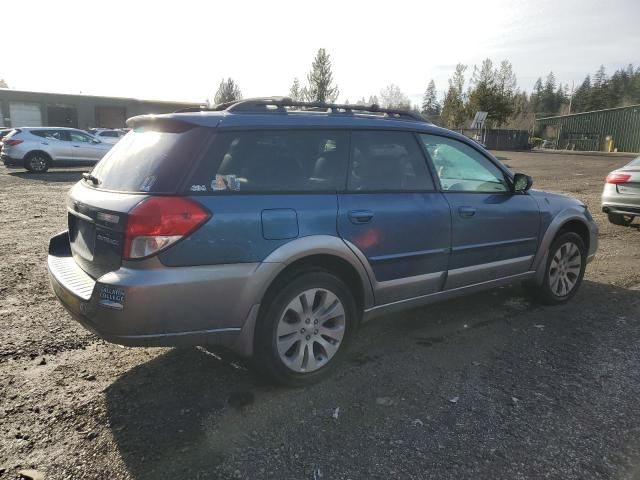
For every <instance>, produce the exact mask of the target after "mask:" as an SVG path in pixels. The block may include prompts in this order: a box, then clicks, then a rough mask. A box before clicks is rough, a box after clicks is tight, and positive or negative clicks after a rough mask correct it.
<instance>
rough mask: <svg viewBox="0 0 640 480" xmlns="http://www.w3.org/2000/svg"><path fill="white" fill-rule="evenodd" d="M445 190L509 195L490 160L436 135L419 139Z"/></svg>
mask: <svg viewBox="0 0 640 480" xmlns="http://www.w3.org/2000/svg"><path fill="white" fill-rule="evenodd" d="M420 139H421V140H422V142H423V143H424V145H425V147H426V149H427V152H428V153H429V156H430V157H431V160H432V162H433V165H434V167H435V170H436V173H437V174H438V177H439V178H440V184H441V185H442V189H443V190H448V191H456V192H485V193H494V192H508V191H509V185H508V184H507V181H506V180H505V176H504V173H503V172H502V170H500V169H499V168H498V167H497V166H496V165H495V164H494V163H493V162H492V161H491V160H489V159H488V158H487V157H485V156H484V155H482V154H481V153H480V152H478V151H477V150H476V149H474V148H472V147H470V146H469V145H466V144H465V143H463V142H460V141H458V140H454V139H451V138H446V137H439V136H436V135H424V134H423V135H420Z"/></svg>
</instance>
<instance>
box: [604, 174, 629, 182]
mask: <svg viewBox="0 0 640 480" xmlns="http://www.w3.org/2000/svg"><path fill="white" fill-rule="evenodd" d="M630 178H631V175H630V174H628V173H615V172H614V173H610V174H609V175H607V178H605V179H604V181H605V182H606V183H627V182H628V181H629V179H630Z"/></svg>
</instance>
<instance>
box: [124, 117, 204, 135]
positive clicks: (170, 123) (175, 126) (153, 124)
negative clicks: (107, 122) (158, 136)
mask: <svg viewBox="0 0 640 480" xmlns="http://www.w3.org/2000/svg"><path fill="white" fill-rule="evenodd" d="M197 126H198V125H197V124H195V123H191V122H188V121H186V119H182V118H175V117H167V116H164V115H138V116H137V117H131V118H130V119H128V120H127V127H129V128H131V129H133V130H134V131H135V130H139V129H145V130H146V129H148V130H151V131H154V132H168V133H182V132H186V131H187V130H191V129H192V128H194V127H197Z"/></svg>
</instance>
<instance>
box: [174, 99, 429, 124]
mask: <svg viewBox="0 0 640 480" xmlns="http://www.w3.org/2000/svg"><path fill="white" fill-rule="evenodd" d="M273 107H275V108H273ZM294 107H299V108H300V110H309V111H325V112H326V111H331V113H347V114H349V113H351V114H352V113H353V112H362V113H373V114H382V115H385V116H387V117H391V118H399V119H408V120H414V121H418V122H425V123H430V122H429V121H428V120H427V119H426V118H424V117H423V116H422V115H420V114H419V113H416V112H411V111H408V110H401V109H395V108H380V105H377V104H375V103H374V104H372V105H351V104H340V103H325V102H302V101H298V100H293V99H291V98H289V97H258V98H247V99H245V100H235V101H233V102H226V103H220V104H218V105H214V106H213V107H210V108H207V107H189V108H183V109H181V110H178V111H177V112H176V113H183V112H201V111H217V112H219V111H227V112H253V113H258V112H259V113H265V112H281V113H282V112H288V111H289V110H290V109H291V108H294ZM288 109H289V110H288Z"/></svg>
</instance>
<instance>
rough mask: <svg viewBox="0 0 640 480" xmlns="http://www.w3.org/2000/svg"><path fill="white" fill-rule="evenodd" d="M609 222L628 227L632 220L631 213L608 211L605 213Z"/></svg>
mask: <svg viewBox="0 0 640 480" xmlns="http://www.w3.org/2000/svg"><path fill="white" fill-rule="evenodd" d="M607 217H608V218H609V222H610V223H613V224H614V225H619V226H621V227H628V226H629V225H631V223H632V222H633V219H634V216H633V215H622V214H620V213H609V214H608V215H607Z"/></svg>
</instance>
